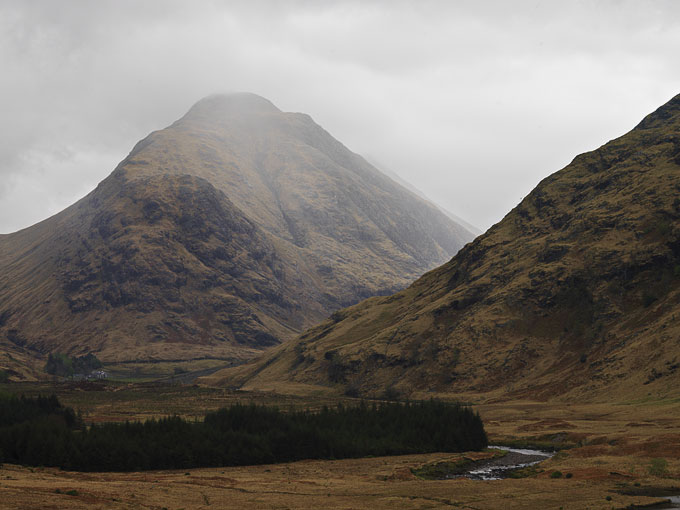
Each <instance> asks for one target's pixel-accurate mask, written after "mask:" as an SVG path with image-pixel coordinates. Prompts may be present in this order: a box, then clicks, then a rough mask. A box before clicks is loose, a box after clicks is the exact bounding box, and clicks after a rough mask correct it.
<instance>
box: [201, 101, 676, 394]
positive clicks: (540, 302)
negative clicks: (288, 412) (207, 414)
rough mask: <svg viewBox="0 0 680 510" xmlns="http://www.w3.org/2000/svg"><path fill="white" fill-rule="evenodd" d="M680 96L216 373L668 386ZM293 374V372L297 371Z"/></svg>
mask: <svg viewBox="0 0 680 510" xmlns="http://www.w3.org/2000/svg"><path fill="white" fill-rule="evenodd" d="M679 192H680V96H677V97H675V98H674V99H672V100H671V101H669V102H668V103H667V104H666V105H664V106H662V107H661V108H659V109H658V110H657V111H656V112H654V113H653V114H651V115H649V116H648V117H646V118H645V119H644V120H643V121H642V122H641V123H640V124H639V125H638V126H637V127H636V128H635V129H633V130H632V131H631V132H630V133H628V134H626V135H624V136H622V137H620V138H618V139H616V140H613V141H611V142H609V143H607V144H606V145H604V146H603V147H601V148H599V149H597V150H596V151H593V152H590V153H587V154H583V155H580V156H578V157H577V158H575V159H574V161H573V162H572V163H571V164H570V165H568V166H567V167H566V168H564V169H563V170H561V171H559V172H557V173H555V174H553V175H551V176H550V177H548V178H546V179H544V180H543V181H542V182H541V183H540V184H539V185H538V186H537V187H536V188H535V189H534V190H533V191H532V192H531V193H530V194H529V195H528V196H527V197H526V198H525V199H524V200H523V201H522V202H521V203H520V204H519V205H518V206H517V207H516V208H515V209H513V210H512V211H511V212H510V213H509V214H508V215H507V216H506V217H505V218H504V219H503V220H502V221H501V222H499V223H498V224H496V225H494V226H493V227H492V228H491V229H489V231H487V232H486V233H485V234H484V235H482V236H480V237H478V238H477V239H476V240H475V241H474V242H472V243H470V244H468V245H467V246H466V247H465V248H463V249H462V250H461V251H460V252H459V253H458V254H457V255H456V256H455V257H454V258H453V259H452V260H451V261H450V262H448V263H446V264H444V265H443V266H441V267H439V268H437V269H435V270H433V271H431V272H429V273H427V274H426V275H424V276H423V277H422V278H420V279H419V280H417V281H416V282H415V283H414V284H413V285H412V286H411V287H409V288H408V289H406V290H404V291H402V292H399V293H397V294H395V295H393V296H390V297H377V298H372V299H368V300H366V301H364V302H362V303H360V304H358V305H356V306H353V307H351V308H347V309H345V310H341V311H339V312H336V313H335V314H334V315H333V316H332V317H331V319H330V320H328V321H326V322H324V323H322V324H321V325H319V326H318V327H316V328H314V329H312V330H310V331H307V332H306V333H305V334H303V335H302V336H301V337H300V338H299V339H297V340H295V341H294V342H291V343H288V344H287V345H286V346H283V347H281V348H277V349H275V350H273V351H270V352H269V353H267V354H266V355H265V356H264V357H263V358H262V359H260V360H257V361H255V362H253V363H251V364H249V365H246V366H244V367H239V368H237V369H232V370H226V371H224V372H221V373H218V374H216V375H215V376H213V377H212V378H210V379H209V381H210V382H213V383H221V384H230V385H243V386H244V387H247V388H272V387H274V384H275V383H276V384H277V386H276V387H277V388H279V389H280V388H284V387H285V384H289V385H292V386H290V387H291V388H295V391H302V390H301V388H304V387H305V386H308V387H319V386H327V387H331V388H333V389H334V390H335V391H346V392H349V393H350V394H379V393H381V392H383V391H386V390H389V391H391V392H392V393H394V392H402V393H404V394H417V393H421V394H422V393H423V392H456V393H460V392H476V393H479V392H485V393H487V394H489V395H503V396H509V395H513V396H516V397H517V396H520V397H526V396H529V397H532V398H549V397H552V396H555V395H565V396H571V397H578V398H580V397H582V396H584V395H588V396H591V397H595V396H598V395H599V396H611V395H612V394H613V393H612V392H614V393H617V392H618V393H619V394H621V395H624V396H626V397H630V396H644V395H647V394H648V393H649V392H652V391H653V392H656V393H658V394H661V395H665V394H677V393H678V391H677V388H678V384H677V383H678V379H679V378H680V371H678V368H679V367H680V363H679V361H678V360H679V359H680V320H678V319H680V221H679V220H680V198H678V197H680V194H679ZM295 385H297V386H295Z"/></svg>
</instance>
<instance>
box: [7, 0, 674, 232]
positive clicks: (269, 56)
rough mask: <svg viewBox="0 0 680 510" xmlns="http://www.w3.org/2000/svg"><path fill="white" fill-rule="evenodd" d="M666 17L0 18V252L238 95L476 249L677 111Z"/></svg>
mask: <svg viewBox="0 0 680 510" xmlns="http://www.w3.org/2000/svg"><path fill="white" fill-rule="evenodd" d="M679 54H680V2H678V1H674V0H668V1H663V0H660V1H644V0H636V1H614V0H612V1H590V2H586V1H564V0H560V1H540V0H532V1H524V2H518V1H513V2H508V1H505V0H500V1H479V0H477V1H474V2H463V1H422V0H419V1H412V2H405V1H403V2H400V1H395V0H385V1H384V2H377V1H376V2H371V1H366V0H363V1H356V2H353V1H336V2H323V1H308V2H293V1H289V2H273V1H272V2H257V1H253V0H250V1H247V2H226V1H223V2H217V1H215V2H211V1H205V0H204V1H201V2H191V1H169V0H162V1H142V0H135V1H122V0H116V1H110V2H107V1H101V0H99V1H96V2H95V1H70V0H60V1H30V0H21V1H12V0H0V65H1V71H0V73H1V76H2V77H1V78H0V112H1V115H0V232H2V233H7V232H12V231H15V230H17V229H20V228H24V227H27V226H29V225H31V224H33V223H35V222H37V221H40V220H42V219H44V218H46V217H48V216H50V215H52V214H54V213H56V212H58V211H60V210H61V209H63V208H64V207H66V206H68V205H70V204H71V203H73V202H74V201H76V200H77V199H79V198H81V197H82V196H84V195H85V194H87V193H88V192H89V191H90V190H91V189H93V188H94V187H95V186H96V185H97V183H98V182H99V181H101V180H102V179H103V178H105V177H106V176H107V175H108V174H109V173H110V172H111V171H112V170H113V168H114V167H115V166H116V164H117V163H118V162H119V161H120V160H121V159H123V158H124V157H125V156H126V155H127V153H128V152H129V151H130V150H131V148H132V146H133V145H134V143H135V142H136V141H138V140H139V139H141V138H143V137H144V136H146V135H147V134H148V133H149V132H150V131H152V130H155V129H160V128H163V127H165V126H167V125H169V124H170V123H172V122H173V121H174V120H176V119H177V118H179V117H180V116H182V115H183V114H184V113H185V112H186V110H188V109H189V107H190V106H191V105H192V104H193V103H194V102H196V101H197V100H198V99H200V98H201V97H203V96H205V95H208V94H211V93H217V92H233V91H249V92H254V93H257V94H260V95H262V96H265V97H266V98H268V99H270V100H271V101H272V102H273V103H274V104H276V105H277V106H278V107H279V108H281V109H282V110H284V111H297V112H305V113H308V114H310V115H311V116H312V117H313V118H314V120H316V122H317V123H319V124H321V126H323V127H324V128H325V129H326V130H328V131H329V132H330V133H331V134H332V135H333V136H335V137H336V138H337V139H339V140H340V141H341V142H343V143H344V144H345V145H346V146H348V147H349V148H350V149H351V150H353V151H355V152H358V153H360V154H364V155H366V156H368V157H369V158H370V159H371V160H372V161H374V162H379V163H380V164H381V165H383V166H384V167H386V168H389V169H391V170H392V171H394V172H396V173H397V174H399V175H400V176H401V177H402V178H403V179H406V180H407V181H409V182H411V183H412V184H413V185H415V186H416V187H418V188H420V189H421V190H422V191H423V192H424V193H425V194H426V195H428V196H429V197H430V198H431V199H432V200H434V201H436V202H437V203H439V204H440V205H442V206H444V207H445V208H447V209H449V210H450V211H452V212H453V213H455V214H457V215H458V216H461V217H462V218H464V219H466V220H467V221H469V222H471V223H473V224H475V225H477V226H478V227H480V228H481V229H483V230H485V229H486V228H488V227H489V226H490V225H492V224H493V223H496V222H497V221H499V220H500V219H501V218H502V217H503V216H504V215H505V214H506V213H507V212H508V211H509V210H510V209H511V208H512V207H513V206H515V205H516V204H517V203H518V202H519V201H520V200H521V199H522V197H524V196H525V195H526V194H527V193H529V191H531V189H532V188H533V187H534V186H535V185H536V184H537V183H538V182H539V181H540V180H541V179H542V178H544V177H546V176H547V175H549V174H551V173H553V172H555V171H556V170H559V169H560V168H562V167H564V166H565V165H566V164H568V163H569V162H570V161H571V160H572V159H573V157H574V156H575V155H576V154H579V153H582V152H585V151H589V150H592V149H595V148H597V147H598V146H600V145H602V144H603V143H605V142H607V141H608V140H610V139H612V138H615V137H617V136H619V135H621V134H623V133H625V132H626V131H628V130H630V129H631V128H633V127H634V126H635V124H637V122H639V121H640V120H641V119H642V117H643V116H644V115H646V114H647V113H649V112H651V111H653V110H654V109H655V108H657V107H658V106H660V105H661V104H663V103H665V102H666V101H668V100H669V99H670V98H671V97H673V96H674V95H676V94H678V93H680V64H679V62H680V60H679V59H678V55H679Z"/></svg>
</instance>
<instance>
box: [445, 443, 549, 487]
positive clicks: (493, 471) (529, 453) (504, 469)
mask: <svg viewBox="0 0 680 510" xmlns="http://www.w3.org/2000/svg"><path fill="white" fill-rule="evenodd" d="M490 448H494V449H496V450H505V451H507V452H508V453H507V455H504V456H503V457H498V458H495V459H489V460H482V461H479V462H476V463H475V465H474V466H473V467H472V468H471V469H470V470H469V471H467V472H466V473H465V474H464V475H457V476H456V478H458V477H461V476H462V477H465V478H470V479H471V480H501V479H503V478H505V477H506V476H507V474H508V473H509V472H510V471H514V470H516V469H521V468H524V467H527V466H533V465H534V464H538V463H539V462H542V461H544V460H546V459H549V458H550V457H552V456H553V455H555V453H554V452H545V451H542V450H529V449H524V448H508V447H505V446H491V447H490Z"/></svg>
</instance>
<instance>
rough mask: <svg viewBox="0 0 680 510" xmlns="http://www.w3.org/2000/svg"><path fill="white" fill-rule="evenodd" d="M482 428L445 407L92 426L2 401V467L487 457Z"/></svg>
mask: <svg viewBox="0 0 680 510" xmlns="http://www.w3.org/2000/svg"><path fill="white" fill-rule="evenodd" d="M486 446H487V437H486V433H485V431H484V426H483V424H482V420H481V418H480V417H479V415H478V414H477V413H474V412H473V411H472V410H471V409H469V408H467V407H463V406H460V405H455V404H447V403H443V402H439V401H427V402H418V403H381V404H372V405H368V404H366V403H360V404H359V405H356V406H343V405H338V406H337V407H334V408H329V407H324V408H323V409H321V410H320V411H317V412H312V411H308V410H305V411H291V412H282V411H280V410H279V409H277V408H275V407H266V406H256V405H241V404H237V405H233V406H231V407H229V408H223V409H220V410H218V411H214V412H209V413H207V414H206V415H205V418H204V420H203V421H194V422H192V421H187V420H185V419H183V418H180V417H177V416H174V417H168V418H161V419H151V420H147V421H144V422H125V423H105V424H92V425H90V426H87V427H86V426H84V425H83V424H82V422H81V421H80V420H79V418H78V417H77V415H76V414H75V413H74V412H73V410H72V409H70V408H65V407H63V406H62V405H61V404H59V402H58V400H57V398H56V397H38V398H35V399H33V398H26V397H16V396H11V397H7V396H5V397H2V398H0V460H2V461H4V462H10V463H16V464H23V465H31V466H40V465H42V466H56V467H60V468H63V469H70V470H79V471H137V470H147V469H187V468H198V467H218V466H240V465H251V464H269V463H276V462H290V461H295V460H302V459H340V458H350V457H364V456H382V455H399V454H408V453H428V452H437V451H441V452H459V451H467V450H479V449H482V448H484V447H486Z"/></svg>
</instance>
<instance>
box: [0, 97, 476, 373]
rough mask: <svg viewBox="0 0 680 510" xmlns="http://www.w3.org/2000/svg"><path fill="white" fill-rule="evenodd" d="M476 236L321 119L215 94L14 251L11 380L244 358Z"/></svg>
mask: <svg viewBox="0 0 680 510" xmlns="http://www.w3.org/2000/svg"><path fill="white" fill-rule="evenodd" d="M473 237H474V235H473V234H471V233H470V232H469V231H468V230H467V229H466V228H464V227H462V226H460V225H458V224H456V223H455V222H453V221H451V220H450V219H449V218H448V217H447V216H445V215H444V214H442V212H440V211H439V210H438V209H436V208H435V207H434V206H432V205H431V204H429V203H428V202H426V201H425V200H423V199H421V198H420V197H418V196H416V195H415V194H414V193H412V192H410V191H409V190H406V189H405V188H404V187H402V186H400V185H399V184H397V183H396V182H394V181H393V180H391V179H389V178H388V177H386V176H385V175H384V174H382V173H380V172H379V171H378V170H376V169H375V168H374V167H373V166H371V165H370V164H368V163H367V162H366V161H365V160H364V159H363V158H361V157H360V156H358V155H356V154H354V153H352V152H351V151H349V150H348V149H347V148H346V147H345V146H343V145H342V144H341V143H340V142H338V141H337V140H335V139H334V138H333V137H332V136H331V135H330V134H328V133H327V132H326V131H325V130H324V129H323V128H321V127H320V126H319V125H317V124H316V123H315V122H314V121H313V120H312V119H311V118H310V117H309V116H308V115H304V114H300V113H285V112H282V111H280V110H279V109H278V108H276V107H275V106H274V105H273V104H272V103H271V102H269V101H268V100H266V99H264V98H262V97H259V96H256V95H253V94H245V93H244V94H231V95H218V96H211V97H208V98H205V99H203V100H201V101H199V102H198V103H196V104H195V105H194V106H193V107H192V108H191V109H190V110H189V112H188V113H187V114H186V115H185V116H184V117H182V118H181V119H180V120H178V121H177V122H175V123H174V124H172V125H171V126H169V127H168V128H166V129H163V130H160V131H156V132H153V133H151V134H150V135H149V136H148V137H146V138H145V139H144V140H142V141H140V142H139V143H138V144H137V145H136V146H135V147H134V149H133V150H132V152H131V153H130V154H129V155H128V157H126V158H125V159H124V160H123V161H122V162H121V163H120V164H119V165H118V167H117V168H116V169H115V170H114V171H113V173H112V174H111V175H110V176H109V177H107V178H106V179H105V180H104V181H102V182H101V183H100V184H99V186H97V188H96V189H95V190H94V191H92V192H91V193H90V194H89V195H87V196H86V197H85V198H83V199H82V200H80V201H79V202H77V203H76V204H74V205H72V206H71V207H69V208H67V209H65V210H64V211H62V212H61V213H59V214H57V215H55V216H53V217H51V218H49V219H47V220H45V221H43V222H41V223H38V224H36V225H34V226H32V227H29V228H27V229H24V230H21V231H19V232H16V233H13V234H8V235H1V236H0V348H1V349H2V351H4V352H5V359H0V368H5V369H6V370H9V371H10V373H11V374H12V375H13V376H14V377H15V378H16V377H24V376H25V377H28V376H29V374H28V372H26V370H25V369H22V368H21V367H25V366H26V365H27V363H28V362H29V360H30V359H36V358H41V357H43V356H44V355H45V354H46V353H48V352H62V353H69V354H72V355H80V354H85V353H88V352H94V353H96V354H97V356H98V357H99V358H100V359H102V360H104V361H124V360H173V359H189V358H200V357H218V358H219V357H223V358H229V359H232V358H233V359H243V358H247V357H250V356H252V355H253V354H254V353H255V352H257V351H259V350H261V349H264V348H267V347H271V346H273V345H276V344H278V343H279V342H281V341H283V340H287V339H290V338H292V337H293V336H295V335H296V334H298V333H300V332H301V331H303V330H304V329H306V328H309V327H311V326H313V325H314V324H316V323H318V322H319V321H321V320H322V319H324V318H325V317H327V316H328V315H329V314H330V313H332V312H333V311H334V310H337V309H338V308H341V307H345V306H348V305H351V304H354V303H357V302H358V301H360V300H361V299H364V298H366V297H369V296H374V295H385V294H391V293H393V292H395V291H397V290H399V289H401V288H403V287H405V286H406V285H408V284H409V283H410V282H411V281H413V280H414V279H415V278H417V277H418V276H419V275H421V274H422V273H424V272H425V271H427V270H429V269H431V268H433V267H435V266H437V265H439V264H441V263H443V262H445V261H446V260H448V259H449V258H450V257H451V256H452V255H454V254H455V253H456V252H457V251H458V250H459V249H460V248H461V247H462V246H463V245H464V244H465V243H466V242H468V241H470V240H471V239H472V238H473Z"/></svg>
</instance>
